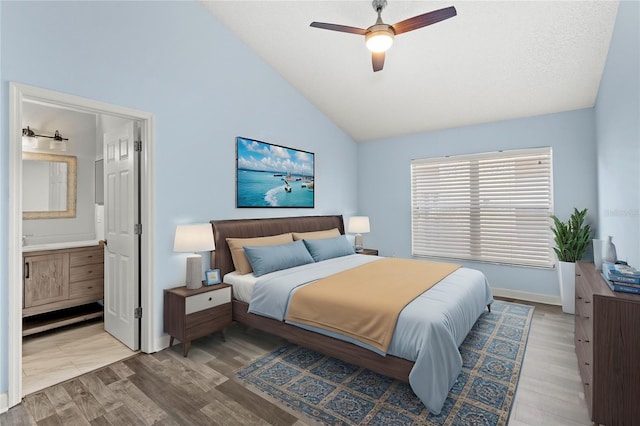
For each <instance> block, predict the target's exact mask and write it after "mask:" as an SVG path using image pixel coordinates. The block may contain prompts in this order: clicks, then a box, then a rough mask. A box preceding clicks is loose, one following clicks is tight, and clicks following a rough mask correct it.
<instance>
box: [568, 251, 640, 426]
mask: <svg viewBox="0 0 640 426" xmlns="http://www.w3.org/2000/svg"><path fill="white" fill-rule="evenodd" d="M575 347H576V355H577V356H578V365H579V367H580V375H581V376H582V383H583V386H584V393H585V399H586V401H587V406H588V407H589V413H590V414H591V420H592V421H593V422H594V423H596V424H603V425H606V426H616V425H631V424H637V423H640V296H639V295H634V294H628V293H622V292H615V291H612V290H611V289H610V288H609V286H608V285H607V283H606V282H605V280H604V279H603V278H602V276H601V275H600V271H597V270H596V269H595V267H594V265H593V264H592V263H586V262H577V263H576V313H575Z"/></svg>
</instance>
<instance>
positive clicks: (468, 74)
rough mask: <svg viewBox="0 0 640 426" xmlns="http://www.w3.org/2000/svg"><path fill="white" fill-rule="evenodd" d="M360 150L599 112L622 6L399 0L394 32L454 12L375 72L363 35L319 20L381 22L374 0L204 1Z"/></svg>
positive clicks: (409, 38) (389, 14)
mask: <svg viewBox="0 0 640 426" xmlns="http://www.w3.org/2000/svg"><path fill="white" fill-rule="evenodd" d="M203 4H204V6H205V8H206V9H207V10H209V11H210V12H211V13H212V14H213V15H214V16H215V17H216V18H217V19H218V20H219V21H220V22H221V23H222V24H223V25H225V26H226V27H227V28H228V29H229V30H230V31H231V32H232V33H234V34H235V35H236V36H237V37H238V38H239V39H240V40H242V41H243V42H244V43H245V44H246V45H248V46H249V47H250V48H251V49H252V50H253V51H255V52H256V53H257V54H258V55H259V56H261V57H262V58H263V59H264V60H265V61H266V62H267V63H269V64H270V65H271V66H272V67H273V68H274V69H275V70H276V71H277V72H278V73H279V74H281V75H282V76H283V77H284V78H285V79H286V80H287V81H289V82H290V83H291V84H292V85H293V86H294V87H296V88H297V89H298V90H299V91H300V92H301V93H302V94H303V95H304V96H305V97H306V98H307V99H308V100H309V101H310V102H311V103H313V104H314V105H315V106H316V107H317V108H318V109H319V110H321V111H322V112H323V113H325V114H326V115H327V116H328V117H329V118H331V119H332V120H333V121H334V122H335V123H336V125H338V126H339V127H340V128H342V129H343V130H344V131H345V132H346V133H347V134H349V135H350V136H351V137H352V138H353V139H354V140H355V141H358V142H362V141H370V140H376V139H383V138H389V137H394V136H400V135H405V134H413V133H419V132H427V131H433V130H438V129H445V128H451V127H460V126H467V125H472V124H479V123H486V122H492V121H499V120H506V119H512V118H519V117H527V116H535V115H541V114H548V113H554V112H561V111H568V110H573V109H579V108H587V107H592V106H593V105H594V104H595V100H596V96H597V93H598V86H599V83H600V78H601V75H602V71H603V68H604V63H605V60H606V56H607V51H608V48H609V42H610V40H611V34H612V32H613V27H614V24H615V18H616V13H617V9H618V2H617V1H608V0H598V1H582V0H578V1H500V2H499V1H485V0H478V1H455V0H454V1H446V2H445V1H395V0H389V2H388V5H387V6H386V8H385V9H384V10H383V11H382V19H383V21H384V22H385V23H388V24H394V23H396V22H399V21H402V20H404V19H407V18H410V17H412V16H415V15H420V14H423V13H425V12H429V11H432V10H436V9H441V8H444V7H448V6H455V8H456V10H457V16H455V17H453V18H450V19H447V20H445V21H442V22H439V23H436V24H433V25H431V26H427V27H424V28H421V29H418V30H415V31H412V32H408V33H404V34H399V35H397V36H396V37H395V40H394V43H393V46H392V47H391V49H390V50H389V51H388V52H387V54H386V61H385V65H384V69H383V70H382V71H379V72H373V70H372V65H371V52H369V50H367V48H366V46H365V44H364V36H361V35H354V34H348V33H342V32H335V31H328V30H324V29H318V28H312V27H310V26H309V24H310V23H311V22H313V21H320V22H329V23H335V24H342V25H348V26H353V27H359V28H367V27H369V26H371V25H373V24H374V22H375V20H376V13H375V11H374V10H373V8H372V5H371V2H369V1H311V0H299V1H275V0H267V1H265V0H261V1H203Z"/></svg>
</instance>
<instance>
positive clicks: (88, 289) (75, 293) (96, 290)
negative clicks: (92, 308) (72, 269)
mask: <svg viewBox="0 0 640 426" xmlns="http://www.w3.org/2000/svg"><path fill="white" fill-rule="evenodd" d="M70 287H71V288H70V296H71V298H74V299H84V298H87V299H96V300H98V299H102V298H103V297H104V280H103V279H102V278H97V279H93V280H85V281H76V282H73V283H71V286H70Z"/></svg>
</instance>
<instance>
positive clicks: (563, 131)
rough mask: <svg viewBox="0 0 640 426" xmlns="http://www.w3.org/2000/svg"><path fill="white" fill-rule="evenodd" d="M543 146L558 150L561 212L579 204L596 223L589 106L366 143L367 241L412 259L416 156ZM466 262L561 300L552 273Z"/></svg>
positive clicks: (362, 172)
mask: <svg viewBox="0 0 640 426" xmlns="http://www.w3.org/2000/svg"><path fill="white" fill-rule="evenodd" d="M427 119H428V117H425V120H427ZM540 146H550V147H552V150H553V174H554V207H555V213H556V214H557V215H558V216H559V217H560V218H568V217H569V215H570V214H571V212H572V211H573V208H574V206H575V207H578V208H580V209H581V208H585V207H586V208H588V209H589V212H590V214H589V218H588V220H589V222H591V223H592V224H594V225H595V224H596V223H597V218H596V213H597V211H598V210H597V204H596V203H597V197H596V185H597V180H596V143H595V129H594V111H593V109H583V110H577V111H570V112H564V113H558V114H552V115H545V116H540V117H530V118H524V119H518V120H509V121H501V122H495V123H489V124H483V125H476V126H469V127H462V128H456V129H449V130H442V131H437V132H430V133H422V134H416V135H410V136H404V137H398V138H392V139H385V140H380V141H375V142H366V143H362V144H360V145H359V146H358V189H359V191H358V214H363V215H368V216H369V218H370V222H371V233H369V234H367V235H366V236H365V246H367V247H373V248H378V249H379V250H380V254H381V255H383V256H392V255H396V256H398V257H411V188H410V162H411V159H414V158H427V157H441V156H445V155H460V154H470V153H478V152H490V151H498V150H509V149H522V148H533V147H540ZM467 265H468V266H471V267H474V268H477V269H479V270H481V271H483V272H484V273H485V274H486V275H487V277H488V279H489V282H490V284H491V286H492V287H496V288H504V289H510V290H517V291H523V292H529V293H540V294H545V295H550V296H558V297H559V289H558V280H557V274H556V272H555V271H553V270H545V269H534V268H523V267H509V266H498V265H490V264H483V263H471V262H469V263H467Z"/></svg>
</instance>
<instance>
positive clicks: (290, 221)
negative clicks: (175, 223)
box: [211, 215, 344, 276]
mask: <svg viewBox="0 0 640 426" xmlns="http://www.w3.org/2000/svg"><path fill="white" fill-rule="evenodd" d="M211 225H212V226H213V239H214V241H215V244H216V250H215V251H212V252H211V267H212V268H218V269H220V274H221V275H222V276H224V274H227V273H229V272H231V271H233V270H234V266H233V260H232V259H231V251H230V250H229V246H228V245H227V240H226V239H227V238H254V237H267V236H270V235H278V234H284V233H286V232H310V231H324V230H326V229H333V228H338V229H339V230H340V233H341V234H344V222H343V220H342V215H334V216H294V217H277V218H265V219H230V220H212V221H211Z"/></svg>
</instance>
